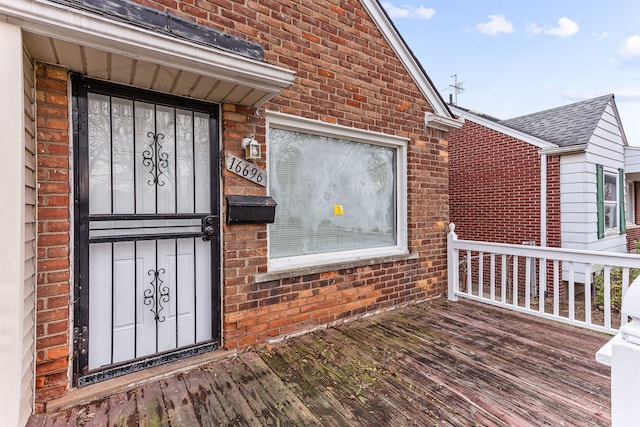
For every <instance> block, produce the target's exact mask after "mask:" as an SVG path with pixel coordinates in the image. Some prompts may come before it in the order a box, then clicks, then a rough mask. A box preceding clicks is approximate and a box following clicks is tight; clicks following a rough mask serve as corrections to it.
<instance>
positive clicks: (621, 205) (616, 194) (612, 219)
mask: <svg viewBox="0 0 640 427" xmlns="http://www.w3.org/2000/svg"><path fill="white" fill-rule="evenodd" d="M596 187H597V188H596V192H597V208H598V209H597V213H598V239H602V238H604V237H606V236H607V235H612V234H613V233H619V234H625V233H626V232H627V228H626V215H625V194H624V170H623V169H618V171H617V173H615V172H613V171H605V170H604V166H603V165H596Z"/></svg>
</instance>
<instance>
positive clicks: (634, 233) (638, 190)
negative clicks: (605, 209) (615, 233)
mask: <svg viewBox="0 0 640 427" xmlns="http://www.w3.org/2000/svg"><path fill="white" fill-rule="evenodd" d="M633 189H634V192H635V194H634V201H635V206H632V207H631V208H630V209H633V210H634V217H635V219H636V221H635V222H636V223H635V224H627V251H629V252H633V253H636V244H635V242H636V241H639V242H640V226H638V225H636V224H639V223H640V183H639V182H636V183H635V185H634V186H633Z"/></svg>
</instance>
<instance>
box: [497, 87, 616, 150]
mask: <svg viewBox="0 0 640 427" xmlns="http://www.w3.org/2000/svg"><path fill="white" fill-rule="evenodd" d="M612 98H613V95H611V94H609V95H604V96H600V97H597V98H593V99H588V100H586V101H581V102H576V103H574V104H569V105H565V106H562V107H557V108H552V109H550V110H545V111H539V112H537V113H533V114H527V115H525V116H520V117H515V118H513V119H507V120H501V121H499V122H498V123H500V124H501V125H504V126H508V127H510V128H512V129H516V130H519V131H520V132H524V133H528V134H529V135H533V136H536V137H538V138H541V139H544V140H545V141H548V142H552V143H554V144H557V145H558V146H560V147H568V146H571V145H578V144H586V143H587V142H589V140H590V139H591V135H593V132H594V131H595V129H596V126H597V124H598V121H599V120H600V118H601V117H602V114H603V113H604V110H605V108H607V105H608V104H609V102H610V101H611V100H612Z"/></svg>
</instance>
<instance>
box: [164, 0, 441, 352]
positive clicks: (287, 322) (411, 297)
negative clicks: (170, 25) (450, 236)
mask: <svg viewBox="0 0 640 427" xmlns="http://www.w3.org/2000/svg"><path fill="white" fill-rule="evenodd" d="M174 6H175V7H177V8H178V9H179V10H183V9H182V8H183V6H185V5H183V4H182V3H180V2H178V3H176V4H174ZM254 6H256V7H255V8H254V10H255V12H252V13H249V14H247V11H246V10H244V9H243V8H242V6H240V5H238V4H235V3H232V4H230V7H231V9H232V10H233V13H234V14H237V16H235V18H237V17H238V16H243V17H246V16H249V18H246V19H244V18H243V19H242V22H243V23H242V25H238V24H237V21H238V20H237V19H235V18H234V19H232V20H229V21H227V20H225V19H224V16H226V14H227V12H223V11H221V12H220V13H221V14H222V16H223V18H222V21H220V20H219V18H218V17H216V19H214V20H213V21H214V22H213V23H212V26H214V27H216V28H219V29H221V30H225V27H226V26H229V27H232V30H230V31H229V32H231V33H233V34H237V35H240V36H242V37H244V38H248V39H250V40H252V41H256V42H258V43H261V44H262V45H263V46H264V47H265V57H266V59H267V61H269V62H271V63H274V64H276V65H279V66H282V67H285V68H288V69H291V70H294V71H295V72H296V80H295V83H294V85H293V86H292V87H291V88H288V89H285V90H283V91H282V92H281V94H280V96H278V97H276V98H274V99H273V100H272V101H271V102H270V103H268V104H267V105H266V106H265V109H269V110H276V111H280V112H283V113H288V114H293V115H296V116H302V117H306V118H311V119H316V120H322V121H326V122H330V123H336V124H340V125H345V126H349V127H356V128H360V129H367V130H371V131H375V132H386V133H389V134H395V135H400V136H405V137H408V138H411V143H410V147H409V150H408V164H409V170H408V185H409V202H408V204H409V208H408V209H409V212H408V214H409V245H410V249H411V251H412V252H416V253H418V254H420V258H419V259H417V260H409V261H400V262H395V263H388V264H381V265H380V264H379V265H373V266H367V267H355V268H348V269H342V270H333V271H326V272H322V273H317V274H310V275H307V276H303V277H292V278H286V279H282V280H274V281H269V282H264V283H256V282H255V280H254V277H255V275H256V274H258V273H264V272H266V262H267V240H266V239H267V227H266V226H263V225H231V226H228V225H227V226H225V227H224V230H223V233H224V236H223V241H224V247H223V250H224V254H225V258H224V265H223V271H224V321H223V328H224V341H225V346H226V347H227V348H243V347H245V346H247V345H254V344H260V343H263V342H265V341H267V340H268V339H274V338H275V339H277V338H278V337H282V336H284V335H286V334H290V333H292V332H294V331H299V330H305V329H308V328H313V327H315V326H317V325H322V324H327V323H332V322H338V321H341V320H342V319H345V318H350V317H353V316H358V315H360V314H363V313H365V312H371V311H375V310H379V309H384V308H388V307H392V306H398V305H402V304H406V303H409V302H411V301H417V300H421V299H426V298H431V297H434V296H436V295H439V294H442V293H443V292H444V290H445V287H446V230H445V227H446V224H447V222H448V207H447V203H448V195H447V187H448V178H447V166H446V161H447V151H448V147H447V141H446V135H445V134H443V133H442V132H438V131H434V130H431V131H430V132H429V133H428V134H425V129H424V124H423V122H422V118H423V117H424V112H425V111H428V110H430V106H429V105H428V104H427V102H426V101H425V100H424V99H423V96H422V95H421V94H420V92H419V91H418V88H417V87H416V85H415V83H414V82H413V81H412V79H411V78H410V77H409V75H408V74H407V73H406V71H405V70H404V69H403V67H402V65H401V64H400V63H399V61H398V60H397V59H396V57H395V54H394V53H393V51H392V50H391V49H390V47H389V46H388V45H386V44H385V43H384V42H383V37H382V34H380V32H379V31H378V30H377V28H375V26H374V25H373V23H371V22H369V20H368V15H367V14H366V12H365V11H364V10H363V9H362V7H361V6H360V4H359V2H336V4H331V5H317V4H312V3H311V2H303V1H297V2H295V1H282V2H278V3H277V4H276V3H273V2H269V3H263V2H255V4H254ZM272 7H274V8H275V10H270V8H272ZM202 19H203V18H201V20H200V22H204V21H203V20H202ZM220 22H224V26H222V27H221V26H219V23H220ZM246 28H258V29H259V30H258V31H252V32H246V31H245V30H246ZM263 117H264V111H261V112H258V114H256V113H255V112H253V111H252V110H250V109H244V108H240V107H237V106H230V105H225V106H224V107H223V116H222V127H223V151H230V152H232V153H235V154H238V155H239V154H240V153H239V151H238V150H239V147H238V144H237V141H239V140H240V139H241V138H242V137H243V136H246V135H247V134H249V133H252V134H255V135H256V138H257V139H258V140H259V141H264V140H265V134H266V128H265V122H264V118H263ZM268 148H269V147H266V150H268ZM259 165H260V166H261V167H266V165H265V164H264V163H259ZM223 186H224V193H225V194H264V189H262V188H261V187H257V186H254V185H251V184H249V186H247V183H246V181H245V180H243V179H241V178H239V177H237V176H234V175H233V174H230V173H227V172H226V171H224V172H223Z"/></svg>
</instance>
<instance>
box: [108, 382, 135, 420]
mask: <svg viewBox="0 0 640 427" xmlns="http://www.w3.org/2000/svg"><path fill="white" fill-rule="evenodd" d="M109 408H110V409H109V425H110V426H118V427H124V426H127V427H128V426H137V425H138V405H137V402H136V392H135V391H134V390H127V391H124V392H121V393H117V394H114V395H112V396H110V397H109Z"/></svg>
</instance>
